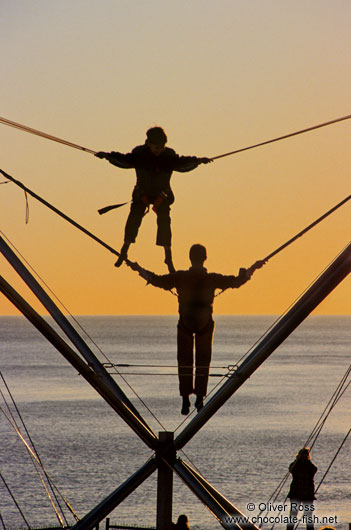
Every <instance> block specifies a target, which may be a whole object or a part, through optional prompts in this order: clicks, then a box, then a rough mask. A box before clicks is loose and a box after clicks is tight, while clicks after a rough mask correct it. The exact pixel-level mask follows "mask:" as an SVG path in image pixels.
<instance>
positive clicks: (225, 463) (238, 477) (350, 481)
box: [0, 316, 351, 530]
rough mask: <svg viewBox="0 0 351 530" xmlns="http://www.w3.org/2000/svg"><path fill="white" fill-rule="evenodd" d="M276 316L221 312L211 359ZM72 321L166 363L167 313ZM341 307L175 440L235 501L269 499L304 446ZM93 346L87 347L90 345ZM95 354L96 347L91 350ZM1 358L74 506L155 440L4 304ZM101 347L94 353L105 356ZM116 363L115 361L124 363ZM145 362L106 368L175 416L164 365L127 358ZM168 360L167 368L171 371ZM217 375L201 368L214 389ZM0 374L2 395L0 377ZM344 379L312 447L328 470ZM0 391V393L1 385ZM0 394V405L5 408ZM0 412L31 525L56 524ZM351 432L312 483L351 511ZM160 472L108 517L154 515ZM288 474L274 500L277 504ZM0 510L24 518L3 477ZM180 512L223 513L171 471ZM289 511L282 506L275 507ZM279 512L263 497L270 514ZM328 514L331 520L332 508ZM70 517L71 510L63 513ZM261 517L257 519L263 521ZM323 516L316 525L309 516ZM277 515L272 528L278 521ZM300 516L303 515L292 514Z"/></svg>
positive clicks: (165, 415) (319, 402) (350, 342)
mask: <svg viewBox="0 0 351 530" xmlns="http://www.w3.org/2000/svg"><path fill="white" fill-rule="evenodd" d="M273 321H274V318H273V317H244V316H243V317H232V316H230V317H229V316H228V317H227V316H226V317H224V316H223V317H217V319H216V333H215V342H214V358H213V366H214V368H213V370H212V372H213V373H216V374H224V373H226V370H225V369H224V368H222V367H226V366H227V365H228V364H234V363H235V362H236V361H237V360H238V359H239V358H240V357H241V356H242V355H243V354H244V353H246V352H247V350H248V349H249V348H250V347H251V346H252V344H253V343H255V342H256V340H257V339H259V337H260V336H261V335H262V334H263V333H264V331H265V330H266V329H267V328H268V327H269V325H270V324H271V323H272V322H273ZM79 322H80V323H81V324H82V325H83V327H84V329H85V330H87V332H88V333H89V335H90V336H91V337H92V338H93V339H94V341H95V342H96V343H97V344H98V345H99V347H100V348H101V350H102V351H103V352H104V354H105V355H106V356H107V357H108V359H109V360H111V361H112V362H114V363H129V364H142V365H145V364H155V365H174V364H175V355H176V354H175V351H176V345H175V326H176V318H175V317H84V318H83V317H80V318H79ZM350 346H351V317H341V318H340V317H316V316H315V317H310V318H309V319H307V320H306V322H304V323H303V324H302V325H301V326H300V327H299V328H298V330H296V331H295V332H294V333H293V334H292V335H291V336H290V337H289V339H288V340H287V341H285V343H284V345H282V346H281V347H280V348H278V350H277V351H276V352H275V353H274V354H273V355H272V356H271V358H270V359H269V360H267V361H266V362H265V364H264V365H263V366H261V368H259V370H258V371H257V372H256V373H255V374H254V375H253V376H252V377H251V378H250V379H249V380H248V381H247V382H246V383H245V384H244V385H243V387H242V388H240V389H239V390H238V392H237V393H236V394H235V395H234V396H232V398H231V399H230V400H229V401H228V402H227V403H226V404H225V405H224V406H223V407H222V409H221V410H220V411H219V412H218V413H217V414H216V415H215V416H214V417H213V418H212V419H211V420H210V421H209V422H208V423H207V424H206V425H205V426H204V428H203V429H202V430H201V431H200V432H199V433H198V434H197V435H196V436H195V437H194V438H193V439H192V440H191V441H190V442H189V444H188V445H187V446H186V447H185V454H184V453H182V452H180V453H179V456H181V457H182V458H183V459H184V460H186V461H188V462H189V461H190V462H191V463H192V465H193V466H196V468H197V469H198V470H199V471H200V472H201V473H202V474H203V475H204V476H205V477H206V478H207V479H208V480H209V481H210V482H211V483H212V484H213V485H214V486H215V487H216V488H217V489H219V491H220V492H221V493H223V494H224V495H225V496H226V497H227V498H228V499H229V500H231V501H232V502H233V504H235V505H236V506H237V507H238V508H239V509H240V510H241V511H243V512H244V513H248V514H249V513H250V512H249V511H248V508H247V505H248V503H253V504H254V507H255V509H254V511H253V512H251V514H250V515H251V516H255V515H258V513H259V508H258V506H259V505H261V507H262V504H264V503H266V502H267V501H268V499H269V498H270V496H271V494H272V493H273V492H274V490H275V489H276V487H277V486H278V484H279V483H280V481H281V479H282V478H283V477H284V476H285V473H286V471H287V468H288V465H289V463H290V462H291V461H292V460H293V459H294V457H295V454H296V452H297V451H298V450H299V449H300V448H301V446H303V444H304V442H305V440H306V439H307V438H308V436H309V434H310V433H311V431H312V429H313V427H314V425H315V423H316V421H317V420H318V418H319V416H320V415H321V413H322V412H323V410H324V407H325V406H326V404H327V402H328V401H329V398H330V397H331V395H332V393H333V392H334V390H335V389H336V386H337V384H338V383H339V381H340V379H341V377H342V376H343V375H344V373H345V372H346V369H347V368H348V366H349V363H350V350H351V347H350ZM94 351H95V352H97V350H96V348H95V346H94ZM98 356H99V358H100V359H103V358H102V355H101V354H100V353H98ZM0 359H1V371H2V374H3V376H4V377H5V379H6V381H7V383H8V385H9V387H10V389H11V391H12V393H13V396H14V398H15V400H16V403H17V405H18V408H19V410H20V412H21V414H22V416H23V418H24V421H25V423H26V426H27V428H28V430H29V432H30V434H31V436H32V438H33V440H34V443H35V444H36V447H37V450H38V452H39V454H40V457H41V459H42V461H43V463H44V466H45V468H46V471H47V472H48V474H49V475H50V477H51V478H52V480H53V481H54V483H55V484H56V486H57V487H58V488H59V489H60V491H61V492H62V494H63V495H64V496H65V498H66V499H68V500H69V502H70V503H71V505H72V506H73V508H74V509H75V511H76V512H77V513H78V515H79V516H80V517H82V516H83V515H84V514H86V513H87V512H88V511H89V510H90V509H92V508H93V507H94V506H95V505H96V504H97V503H98V502H100V501H101V500H102V499H104V498H105V497H106V496H107V495H108V494H109V493H110V492H111V491H112V490H114V489H115V488H116V487H118V486H119V485H120V484H121V483H122V482H123V481H124V480H126V479H127V478H128V477H129V476H130V474H131V473H133V472H135V471H136V470H137V469H138V468H139V467H140V466H141V465H143V464H144V463H145V462H146V461H147V459H148V458H149V457H150V456H151V454H152V452H151V451H150V450H149V449H148V448H146V447H145V446H144V445H143V443H142V442H141V441H140V440H139V439H138V437H137V436H136V435H135V434H134V433H133V432H132V431H131V430H130V429H129V427H128V426H127V425H125V424H124V422H123V421H122V420H121V419H120V418H119V417H118V416H117V415H116V414H115V413H114V411H113V410H112V409H110V407H109V406H108V405H107V404H105V402H104V401H103V400H102V399H101V398H100V397H99V396H97V395H96V394H95V392H94V391H93V390H92V389H91V388H90V387H89V385H88V384H87V383H86V382H85V381H84V380H83V379H82V377H80V376H78V375H77V373H76V372H75V370H74V369H73V368H72V367H71V366H70V365H69V364H68V363H67V361H65V360H64V359H63V357H61V356H60V354H58V353H57V352H56V350H55V349H54V348H53V347H51V346H50V345H49V344H48V343H47V342H46V340H45V339H44V338H43V337H42V336H41V335H40V334H39V332H37V331H36V330H35V329H34V328H33V327H32V326H31V325H30V324H29V323H27V321H26V320H24V319H23V318H21V317H3V318H0ZM104 361H105V359H103V362H104ZM120 370H121V371H122V369H120ZM123 371H124V372H127V373H128V374H130V372H133V373H135V372H136V371H139V372H141V373H142V374H144V375H126V376H125V379H126V380H127V382H128V384H130V385H131V386H132V388H133V390H134V391H135V392H136V393H137V395H138V396H140V397H141V399H142V401H143V402H144V403H145V404H146V405H147V407H148V408H149V409H150V410H151V411H152V412H153V413H154V414H155V416H156V417H157V419H158V420H159V421H160V424H159V423H158V422H157V421H156V420H155V418H154V417H153V416H152V415H151V414H150V413H149V411H148V410H147V409H146V408H145V406H144V404H143V403H141V401H140V400H139V399H138V397H136V396H135V395H134V394H133V393H132V390H131V389H130V388H129V387H128V385H127V384H126V382H125V381H124V380H122V379H121V378H120V377H117V378H116V380H117V382H118V384H120V386H121V387H122V388H123V390H124V391H125V392H126V393H127V394H128V396H129V397H130V398H131V399H132V401H133V403H135V405H136V406H137V408H138V409H139V410H140V412H141V413H142V414H143V415H144V417H145V418H146V420H147V422H148V423H149V425H150V427H151V428H152V429H153V430H154V431H155V432H159V431H161V430H172V431H174V430H176V432H177V433H179V432H180V430H181V429H182V427H179V424H180V423H181V422H182V421H183V419H184V418H183V416H181V415H180V412H179V410H180V398H179V396H178V384H177V378H176V376H175V375H173V374H175V369H174V368H160V367H157V368H154V367H149V368H147V367H144V368H137V367H130V368H124V369H123ZM167 374H170V375H167ZM220 381H221V379H220V378H218V377H211V378H210V391H211V390H212V389H213V387H214V386H215V385H217V384H218V383H219V382H220ZM0 388H1V389H2V391H3V392H4V394H5V395H6V391H5V389H4V385H3V382H2V381H1V385H0ZM350 394H351V392H350V391H348V392H346V393H345V395H344V396H343V398H342V399H341V400H340V402H339V403H338V404H337V406H336V407H335V409H334V410H333V412H332V414H331V415H330V417H329V419H328V421H327V422H326V424H325V426H324V428H323V430H322V432H321V434H320V436H319V438H318V440H317V442H316V444H315V446H314V448H313V452H312V456H313V462H314V463H315V464H316V465H317V467H318V473H317V475H316V483H317V484H318V483H319V481H320V480H321V478H322V476H323V475H324V472H325V470H326V469H327V467H328V465H329V463H330V462H331V460H332V458H333V456H334V454H335V452H336V451H337V449H338V447H339V445H340V444H341V442H342V440H343V438H344V436H345V434H346V433H347V431H348V430H349V428H350V409H351V395H350ZM6 397H7V395H6ZM0 399H1V407H2V410H5V405H4V402H3V400H2V398H0ZM0 417H1V421H0V437H1V438H0V460H1V472H2V474H3V477H4V478H5V480H6V482H7V484H8V486H9V487H10V489H11V491H12V493H13V495H14V496H15V498H16V500H17V501H18V503H19V505H20V507H21V508H22V510H23V512H24V514H25V516H26V517H27V519H28V521H29V523H30V524H31V525H33V526H34V525H47V524H49V523H50V524H54V525H55V524H56V523H57V520H56V517H55V514H54V512H53V511H52V510H51V508H50V506H49V502H48V500H47V497H46V495H45V492H44V490H43V487H42V486H41V483H40V480H39V478H38V475H37V473H36V471H35V470H34V467H33V465H32V463H31V460H30V457H29V456H28V453H27V452H26V450H25V446H24V444H23V443H22V442H21V441H20V440H19V438H18V436H17V434H16V433H15V431H14V430H13V428H12V427H11V425H10V423H9V422H8V420H7V419H6V417H5V415H4V414H1V416H0ZM350 449H351V437H349V438H348V440H347V442H346V444H345V445H344V447H343V449H342V451H341V452H340V454H339V456H338V458H337V459H336V461H335V463H334V464H333V466H332V468H331V470H330V472H329V473H328V475H327V477H326V479H325V481H324V483H323V485H322V486H321V489H320V491H319V492H318V494H317V497H318V500H317V502H316V511H315V515H316V516H318V517H320V518H322V517H323V516H328V517H334V518H335V516H336V517H337V523H336V524H333V525H334V526H336V527H337V528H338V529H342V528H343V529H346V528H347V523H348V522H351V451H350ZM155 479H156V475H153V476H152V477H150V478H149V479H148V480H147V481H145V483H144V484H142V485H141V486H140V487H139V488H138V489H137V490H136V492H134V493H133V494H132V495H131V496H130V497H129V498H128V499H127V500H126V501H124V502H123V503H122V504H121V505H120V506H119V507H118V508H117V509H116V510H115V511H114V512H113V513H112V514H111V519H112V521H113V522H115V523H129V524H133V523H135V524H144V525H150V526H153V525H154V524H155V503H156V495H155V491H156V480H155ZM289 483H290V479H289V480H288V481H287V482H286V483H285V485H284V487H283V489H282V492H281V495H280V496H279V497H278V499H277V501H276V503H275V504H276V506H277V505H279V506H280V505H282V504H283V502H284V499H285V496H286V494H287V492H288V488H289ZM0 510H1V514H2V517H3V520H4V523H5V525H6V526H7V527H8V528H15V527H24V523H23V520H22V519H21V517H20V515H19V514H18V511H17V509H16V508H15V506H14V503H13V501H12V500H11V498H10V495H9V493H8V491H7V489H6V488H5V486H4V484H3V482H0ZM180 513H186V514H187V515H188V516H189V519H190V522H191V526H192V528H194V529H200V528H201V529H203V530H212V529H214V528H220V525H219V523H218V522H216V520H215V519H214V518H213V516H212V515H211V514H210V513H209V511H208V510H207V509H206V508H205V507H204V506H203V505H202V504H201V503H200V502H199V501H198V500H197V498H195V497H194V496H193V494H192V493H191V492H190V491H189V490H188V488H187V487H186V485H184V484H183V483H182V482H181V481H180V480H179V479H178V478H177V477H175V480H174V506H173V514H174V519H176V518H177V516H178V515H179V514H180ZM285 513H286V515H288V512H285ZM266 515H268V516H276V513H275V512H274V511H273V508H272V509H271V511H270V512H269V513H268V514H266ZM332 522H333V523H334V521H332ZM69 523H71V524H72V523H73V520H72V519H71V518H70V517H69ZM271 526H272V525H271V524H265V525H263V527H264V528H267V529H268V528H271ZM319 526H321V525H316V528H318V527H319ZM283 527H284V525H282V524H277V525H276V526H275V528H277V529H280V528H283ZM299 528H305V526H304V525H300V526H299Z"/></svg>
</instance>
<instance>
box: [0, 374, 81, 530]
mask: <svg viewBox="0 0 351 530" xmlns="http://www.w3.org/2000/svg"><path fill="white" fill-rule="evenodd" d="M0 377H1V379H2V381H3V383H4V385H5V388H6V390H7V392H8V394H9V396H10V398H11V401H12V404H13V406H14V408H15V410H16V413H17V415H18V417H19V419H20V421H21V423H22V425H23V428H24V430H25V432H26V434H27V437H28V440H29V441H30V444H31V446H32V447H30V446H29V444H27V443H25V440H24V437H23V436H22V434H21V432H20V428H19V426H18V424H17V422H16V419H15V417H14V415H13V414H12V412H11V409H10V407H9V405H8V403H7V401H6V399H5V396H4V394H3V392H2V391H1V389H0V394H1V396H2V398H3V400H4V403H5V405H6V407H7V410H8V411H9V414H10V416H11V418H12V422H11V421H10V424H11V425H12V427H13V428H14V429H15V431H16V432H17V434H18V435H19V437H20V439H21V440H22V441H23V442H24V443H25V446H26V449H27V450H28V452H29V454H30V456H31V458H32V461H33V464H34V467H35V469H37V467H36V465H39V466H40V468H41V469H42V471H43V473H44V475H45V477H46V480H47V483H48V484H49V486H50V489H51V492H52V495H53V497H54V499H55V501H56V503H57V505H58V507H59V509H60V510H61V513H62V517H63V518H64V523H65V525H64V524H62V523H63V521H62V520H61V518H59V522H60V524H62V526H63V527H64V526H68V522H67V520H66V517H65V514H64V511H63V509H62V507H61V504H60V501H59V499H58V498H57V495H56V493H55V490H56V491H57V493H58V495H59V496H60V497H61V499H62V501H63V502H64V503H65V505H66V507H67V508H68V510H69V511H70V512H71V514H72V515H73V517H74V518H75V520H76V521H78V520H79V517H78V515H77V514H76V512H75V511H74V510H73V508H72V507H71V505H70V503H69V502H68V501H67V500H66V499H65V497H64V496H63V495H62V493H61V492H60V490H59V489H58V488H57V486H56V485H55V484H54V483H53V481H52V479H51V478H50V476H49V475H48V473H47V471H46V469H45V468H44V464H43V462H42V460H41V458H40V456H39V453H38V450H37V448H36V446H35V444H34V442H33V439H32V437H31V435H30V433H29V431H28V429H27V426H26V424H25V422H24V420H23V417H22V415H21V413H20V411H19V409H18V407H17V404H16V402H15V400H14V397H13V395H12V393H11V391H10V389H9V387H8V384H7V383H6V381H5V378H4V376H3V374H2V372H1V371H0ZM5 416H6V414H5ZM6 417H7V416H6ZM37 471H38V474H39V476H40V478H41V480H42V482H43V479H42V476H41V474H40V471H39V470H37ZM43 486H44V488H45V490H46V491H47V488H46V485H45V483H44V482H43ZM47 493H48V496H49V499H50V501H51V502H52V499H51V496H50V495H49V492H48V491H47ZM53 507H54V505H53ZM54 509H55V507H54ZM55 511H56V509H55Z"/></svg>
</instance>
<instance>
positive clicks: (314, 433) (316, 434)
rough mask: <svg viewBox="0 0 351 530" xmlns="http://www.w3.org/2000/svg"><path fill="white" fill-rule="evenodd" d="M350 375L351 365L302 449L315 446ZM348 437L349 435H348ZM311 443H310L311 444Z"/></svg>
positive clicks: (280, 486)
mask: <svg viewBox="0 0 351 530" xmlns="http://www.w3.org/2000/svg"><path fill="white" fill-rule="evenodd" d="M350 373H351V365H350V366H349V367H348V369H347V370H346V372H345V374H344V375H343V377H342V378H341V381H340V382H339V383H338V385H337V388H336V389H335V391H334V392H333V394H332V396H331V398H330V400H329V401H328V403H327V405H326V407H325V409H324V410H323V412H322V414H321V416H320V417H319V419H318V420H317V422H316V424H315V426H314V427H313V429H312V432H311V434H310V435H309V436H308V438H307V440H306V441H305V443H304V445H303V446H304V447H307V446H309V447H310V449H312V447H313V446H314V445H315V443H316V441H317V438H318V437H319V435H320V433H321V431H322V428H323V427H324V425H325V423H326V421H327V419H328V418H329V416H330V414H331V412H332V410H333V409H334V407H335V406H336V404H337V403H338V402H339V401H340V399H341V397H342V396H343V395H344V394H345V392H346V390H347V389H348V388H349V386H350V384H351V380H350V381H349V382H348V383H347V384H346V381H347V378H348V377H349V375H350ZM348 435H349V433H348ZM348 435H347V436H348ZM312 440H313V441H312ZM311 441H312V443H311ZM345 441H346V440H345ZM343 443H344V442H343ZM339 451H340V450H339ZM339 451H338V452H339ZM334 460H335V458H334ZM334 460H333V461H332V463H333V462H334ZM330 467H331V465H330V466H329V468H328V470H329V469H330ZM289 475H290V472H289V471H288V472H287V473H286V474H285V475H284V477H283V478H282V479H281V481H280V483H279V484H278V486H277V488H276V489H275V490H274V492H273V493H272V495H271V496H270V498H269V499H268V501H267V503H266V504H267V505H268V504H269V503H275V502H276V501H277V499H278V496H279V495H280V493H281V491H282V489H283V487H284V485H285V483H286V481H287V480H288V478H289ZM323 480H324V477H323V479H322V481H321V482H320V484H321V483H322V482H323ZM320 484H319V486H318V488H319V487H320ZM316 491H317V490H316ZM286 500H287V497H285V500H284V503H283V504H285V502H286ZM267 511H268V510H267ZM264 512H266V510H262V511H261V512H260V514H259V515H262V514H263V513H264ZM273 528H274V525H273V526H272V528H271V530H272V529H273Z"/></svg>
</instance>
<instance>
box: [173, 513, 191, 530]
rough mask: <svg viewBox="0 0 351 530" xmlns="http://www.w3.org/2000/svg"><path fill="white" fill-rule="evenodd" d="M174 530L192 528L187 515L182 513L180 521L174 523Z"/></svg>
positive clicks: (188, 529)
mask: <svg viewBox="0 0 351 530" xmlns="http://www.w3.org/2000/svg"><path fill="white" fill-rule="evenodd" d="M172 530H190V525H189V519H188V517H187V515H184V514H182V515H180V516H179V517H178V521H177V522H176V523H175V524H174V523H172Z"/></svg>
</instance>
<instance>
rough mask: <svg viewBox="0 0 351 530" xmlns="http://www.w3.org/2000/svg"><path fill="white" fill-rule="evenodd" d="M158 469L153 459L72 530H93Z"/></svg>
mask: <svg viewBox="0 0 351 530" xmlns="http://www.w3.org/2000/svg"><path fill="white" fill-rule="evenodd" d="M156 468H157V464H156V460H155V458H152V459H151V460H149V461H148V462H146V464H144V465H143V466H142V467H141V468H140V469H139V470H138V471H136V472H135V473H134V474H133V475H132V476H131V477H129V479H127V480H126V481H125V482H123V484H121V486H119V487H118V488H117V489H116V490H115V491H113V492H112V493H111V494H110V495H109V496H108V497H106V499H104V500H103V501H102V502H100V504H98V505H97V506H96V507H95V508H93V509H92V510H91V511H90V512H89V513H88V514H87V515H85V516H84V517H83V519H81V520H80V521H78V523H76V524H75V525H74V526H72V528H71V530H91V528H93V527H94V526H96V525H97V524H98V523H99V522H101V521H102V519H104V518H105V517H106V516H107V515H108V514H109V513H111V512H112V510H114V509H115V508H116V507H117V506H118V505H119V504H121V502H122V501H124V499H126V498H127V497H128V496H129V495H130V494H131V493H132V492H133V491H134V490H135V489H136V488H137V487H138V486H140V484H141V483H142V482H144V480H146V479H147V478H148V477H149V476H150V475H151V474H152V473H153V472H154V471H155V470H156Z"/></svg>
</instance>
